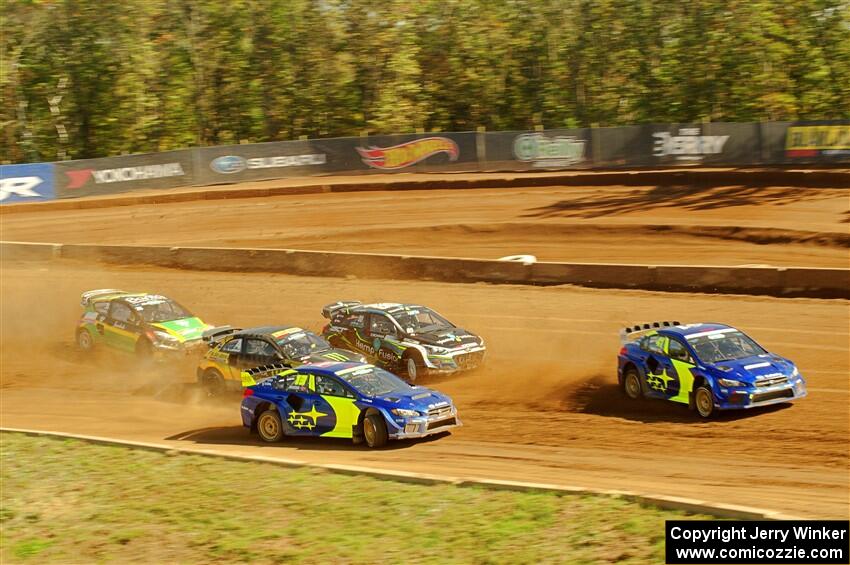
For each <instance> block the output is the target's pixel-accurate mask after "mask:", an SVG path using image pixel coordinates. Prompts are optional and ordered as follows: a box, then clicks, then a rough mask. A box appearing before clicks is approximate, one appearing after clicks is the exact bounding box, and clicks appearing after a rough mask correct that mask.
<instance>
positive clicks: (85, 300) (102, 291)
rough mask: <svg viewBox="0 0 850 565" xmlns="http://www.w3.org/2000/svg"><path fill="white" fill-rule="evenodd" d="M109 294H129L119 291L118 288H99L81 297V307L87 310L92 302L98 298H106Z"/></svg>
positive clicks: (88, 291)
mask: <svg viewBox="0 0 850 565" xmlns="http://www.w3.org/2000/svg"><path fill="white" fill-rule="evenodd" d="M107 294H129V293H128V292H127V291H124V290H118V289H117V288H99V289H97V290H87V291H86V292H84V293H82V294H81V295H80V306H82V307H83V308H85V307H86V306H88V305H89V304H91V301H92V300H93V299H95V298H97V297H98V296H106V295H107Z"/></svg>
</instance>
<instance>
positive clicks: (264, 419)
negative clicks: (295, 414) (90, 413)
mask: <svg viewBox="0 0 850 565" xmlns="http://www.w3.org/2000/svg"><path fill="white" fill-rule="evenodd" d="M257 433H258V434H259V436H260V439H261V440H263V441H265V442H268V443H276V442H278V441H280V440H282V439H283V422H281V421H280V414H278V413H277V410H265V411H264V412H263V413H262V414H260V415H259V416H258V417H257Z"/></svg>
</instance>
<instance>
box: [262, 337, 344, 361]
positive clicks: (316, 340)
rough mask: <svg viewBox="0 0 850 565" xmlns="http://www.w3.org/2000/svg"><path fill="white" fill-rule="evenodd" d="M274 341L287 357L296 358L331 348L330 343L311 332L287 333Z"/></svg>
mask: <svg viewBox="0 0 850 565" xmlns="http://www.w3.org/2000/svg"><path fill="white" fill-rule="evenodd" d="M275 342H276V343H277V344H278V346H280V348H281V349H282V350H283V353H284V355H286V356H287V357H290V358H293V359H297V358H300V357H307V356H308V355H312V354H313V353H318V352H320V351H325V350H327V349H330V348H331V344H330V343H328V342H327V341H325V340H324V339H323V338H321V337H319V336H317V335H316V334H314V333H313V332H298V333H294V334H287V335H284V336H282V337H280V338H279V339H277V340H275Z"/></svg>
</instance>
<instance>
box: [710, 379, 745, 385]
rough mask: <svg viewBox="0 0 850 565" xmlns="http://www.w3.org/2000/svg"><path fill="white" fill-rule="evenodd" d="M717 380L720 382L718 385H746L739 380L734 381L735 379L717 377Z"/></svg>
mask: <svg viewBox="0 0 850 565" xmlns="http://www.w3.org/2000/svg"><path fill="white" fill-rule="evenodd" d="M717 382H718V383H720V386H729V387H735V386H747V383H745V382H741V381H736V380H735V379H717Z"/></svg>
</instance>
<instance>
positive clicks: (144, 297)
mask: <svg viewBox="0 0 850 565" xmlns="http://www.w3.org/2000/svg"><path fill="white" fill-rule="evenodd" d="M80 304H81V305H82V307H83V315H82V317H81V318H80V320H79V322H78V323H77V329H76V334H75V337H76V341H77V345H78V346H79V348H80V349H81V350H83V351H86V352H88V351H92V350H93V349H94V348H96V347H99V346H105V347H109V348H112V349H116V350H119V351H125V352H128V353H135V354H136V355H139V356H140V357H152V356H160V355H163V354H175V353H179V354H194V353H198V354H200V353H201V352H202V351H203V348H204V343H203V341H202V339H201V337H202V334H203V332H204V331H205V330H207V329H209V328H210V327H211V326H209V325H207V324H205V323H204V322H202V321H201V319H200V318H198V317H197V316H195V315H194V314H192V313H191V312H189V310H187V309H186V308H184V307H183V306H181V305H180V304H178V303H177V302H175V301H173V300H171V299H170V298H166V297H165V296H162V295H160V294H146V293H139V292H125V291H123V290H116V289H111V288H104V289H99V290H90V291H88V292H84V293H83V294H82V296H81V297H80Z"/></svg>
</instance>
